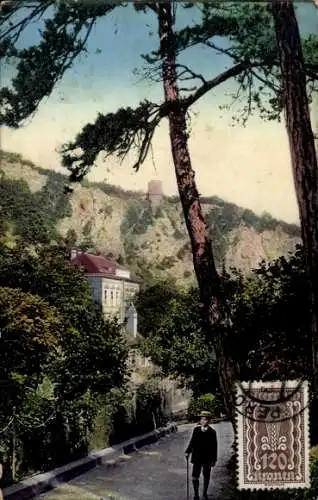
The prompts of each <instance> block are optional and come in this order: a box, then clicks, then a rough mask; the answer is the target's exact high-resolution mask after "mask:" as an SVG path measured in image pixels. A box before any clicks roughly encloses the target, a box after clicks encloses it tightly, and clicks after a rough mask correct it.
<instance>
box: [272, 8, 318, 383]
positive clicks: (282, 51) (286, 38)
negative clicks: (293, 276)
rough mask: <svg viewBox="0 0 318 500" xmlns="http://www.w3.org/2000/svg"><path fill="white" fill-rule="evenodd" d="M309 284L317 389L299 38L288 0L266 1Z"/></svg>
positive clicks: (312, 220)
mask: <svg viewBox="0 0 318 500" xmlns="http://www.w3.org/2000/svg"><path fill="white" fill-rule="evenodd" d="M270 7H271V10H272V14H273V17H274V23H275V32H276V41H277V49H278V55H279V60H280V66H281V73H282V76H281V78H282V84H283V98H284V108H285V120H286V129H287V134H288V138H289V145H290V153H291V161H292V169H293V175H294V182H295V188H296V195H297V201H298V207H299V214H300V221H301V232H302V240H303V244H304V249H305V254H306V265H307V274H308V284H309V298H310V301H309V302H310V317H311V325H310V329H311V338H312V360H313V362H312V364H313V388H314V390H315V391H316V393H317V390H318V379H317V371H318V331H317V323H318V321H317V315H318V168H317V156H316V152H315V141H314V134H313V131H312V127H311V121H310V110H309V102H308V97H307V90H306V75H305V69H304V59H303V54H302V48H301V39H300V34H299V29H298V24H297V19H296V16H295V11H294V7H293V4H292V2H290V1H277V2H276V1H275V2H270Z"/></svg>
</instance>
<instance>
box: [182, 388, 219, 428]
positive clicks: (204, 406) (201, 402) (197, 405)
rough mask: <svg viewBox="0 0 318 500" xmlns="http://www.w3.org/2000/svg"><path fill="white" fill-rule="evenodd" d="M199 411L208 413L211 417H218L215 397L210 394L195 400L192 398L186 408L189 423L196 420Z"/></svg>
mask: <svg viewBox="0 0 318 500" xmlns="http://www.w3.org/2000/svg"><path fill="white" fill-rule="evenodd" d="M201 411H209V412H210V413H211V415H212V418H213V417H217V416H219V413H220V411H219V408H218V403H217V399H216V397H215V396H214V395H213V394H211V393H207V394H202V395H201V396H199V397H197V398H195V397H192V398H191V400H190V403H189V407H188V419H189V420H190V421H195V420H197V419H198V415H199V413H200V412H201Z"/></svg>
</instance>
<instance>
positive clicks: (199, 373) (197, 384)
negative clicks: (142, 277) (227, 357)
mask: <svg viewBox="0 0 318 500" xmlns="http://www.w3.org/2000/svg"><path fill="white" fill-rule="evenodd" d="M136 307H137V310H138V318H139V331H140V333H141V335H143V337H144V341H143V342H142V344H141V349H142V351H143V353H144V354H145V355H146V356H150V357H151V358H152V360H153V362H154V363H155V364H157V365H158V366H160V367H161V369H162V370H163V373H165V374H166V375H171V376H174V377H181V378H182V379H183V380H184V381H185V382H186V384H187V385H188V386H189V387H190V388H191V389H192V390H193V391H194V393H195V394H201V393H202V392H207V391H210V390H211V388H212V389H216V388H217V387H218V378H217V372H216V362H215V354H214V350H213V344H212V342H211V338H210V337H209V335H208V334H207V330H206V325H205V324H204V320H203V319H202V313H201V308H200V302H199V296H198V293H197V291H196V290H183V289H180V288H178V287H177V286H176V284H175V283H174V282H173V281H162V282H157V283H154V284H153V285H150V286H147V287H145V288H144V289H142V290H141V292H140V293H139V296H138V300H137V302H136Z"/></svg>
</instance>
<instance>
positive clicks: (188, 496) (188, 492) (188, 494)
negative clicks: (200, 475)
mask: <svg viewBox="0 0 318 500" xmlns="http://www.w3.org/2000/svg"><path fill="white" fill-rule="evenodd" d="M186 458H187V500H189V498H190V491H189V455H187V457H186Z"/></svg>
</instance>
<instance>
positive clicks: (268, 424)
mask: <svg viewBox="0 0 318 500" xmlns="http://www.w3.org/2000/svg"><path fill="white" fill-rule="evenodd" d="M281 390H282V383H281V382H279V381H276V382H252V383H250V382H242V383H240V384H237V386H236V401H237V403H239V402H240V404H237V406H236V438H237V445H238V446H237V467H238V488H239V489H285V488H286V489H287V488H309V487H310V475H309V430H308V426H309V415H308V411H309V410H308V402H309V395H308V392H309V391H308V383H307V382H306V381H303V382H301V383H300V382H299V381H296V380H293V381H287V382H285V384H284V397H283V398H281ZM249 396H250V397H249ZM280 398H281V399H280Z"/></svg>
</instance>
